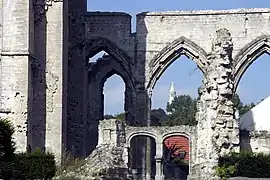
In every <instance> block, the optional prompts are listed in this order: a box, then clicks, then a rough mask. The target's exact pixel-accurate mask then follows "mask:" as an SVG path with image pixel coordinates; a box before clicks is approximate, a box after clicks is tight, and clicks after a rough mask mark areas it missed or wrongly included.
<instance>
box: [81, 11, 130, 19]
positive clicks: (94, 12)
mask: <svg viewBox="0 0 270 180" xmlns="http://www.w3.org/2000/svg"><path fill="white" fill-rule="evenodd" d="M86 16H128V17H130V18H132V16H131V15H130V14H128V13H125V12H102V11H90V12H87V13H86Z"/></svg>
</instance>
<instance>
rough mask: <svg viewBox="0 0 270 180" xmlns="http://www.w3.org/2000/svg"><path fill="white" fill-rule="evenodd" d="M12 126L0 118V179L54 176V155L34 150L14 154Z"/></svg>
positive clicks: (47, 177) (46, 177) (22, 179)
mask: <svg viewBox="0 0 270 180" xmlns="http://www.w3.org/2000/svg"><path fill="white" fill-rule="evenodd" d="M13 133H14V127H13V126H12V124H11V123H10V122H9V121H8V120H6V119H0V179H7V180H9V179H13V178H15V179H21V180H24V179H49V178H52V177H54V175H55V172H56V165H55V160H54V155H52V154H50V153H44V152H42V151H41V150H36V151H34V152H33V153H20V154H14V151H15V143H14V142H13V141H12V135H13Z"/></svg>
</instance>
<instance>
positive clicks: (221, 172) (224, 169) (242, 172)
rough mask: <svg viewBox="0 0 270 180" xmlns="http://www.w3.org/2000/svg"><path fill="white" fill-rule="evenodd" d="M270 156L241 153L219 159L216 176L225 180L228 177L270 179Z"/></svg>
mask: <svg viewBox="0 0 270 180" xmlns="http://www.w3.org/2000/svg"><path fill="white" fill-rule="evenodd" d="M269 169H270V154H263V153H257V154H255V153H252V152H241V153H230V154H229V155H225V156H222V157H220V158H219V163H218V167H217V168H216V174H217V175H218V176H220V177H221V178H223V179H226V178H228V177H235V176H241V177H250V178H258V177H260V178H269V177H270V171H269Z"/></svg>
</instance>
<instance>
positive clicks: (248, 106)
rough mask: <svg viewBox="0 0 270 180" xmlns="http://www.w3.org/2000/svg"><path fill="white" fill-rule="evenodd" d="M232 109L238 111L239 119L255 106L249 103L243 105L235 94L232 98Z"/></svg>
mask: <svg viewBox="0 0 270 180" xmlns="http://www.w3.org/2000/svg"><path fill="white" fill-rule="evenodd" d="M232 101H233V104H234V107H235V108H236V109H237V110H238V111H239V116H240V117H241V116H242V115H244V114H245V113H247V112H248V111H250V110H251V109H252V108H253V107H254V106H255V104H254V103H250V104H244V103H243V102H242V101H241V100H240V97H239V95H238V94H235V95H234V97H233V98H232Z"/></svg>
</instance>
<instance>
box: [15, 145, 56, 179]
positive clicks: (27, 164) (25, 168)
mask: <svg viewBox="0 0 270 180" xmlns="http://www.w3.org/2000/svg"><path fill="white" fill-rule="evenodd" d="M55 172H56V164H55V160H54V155H53V154H50V153H44V152H42V151H41V150H39V149H37V150H36V151H34V152H33V153H20V154H17V155H16V156H15V167H14V173H15V174H14V175H15V176H16V178H19V179H49V178H53V177H54V175H55Z"/></svg>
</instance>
